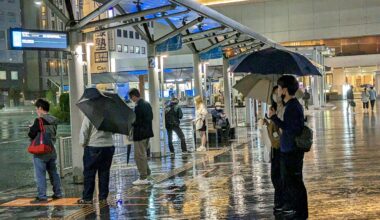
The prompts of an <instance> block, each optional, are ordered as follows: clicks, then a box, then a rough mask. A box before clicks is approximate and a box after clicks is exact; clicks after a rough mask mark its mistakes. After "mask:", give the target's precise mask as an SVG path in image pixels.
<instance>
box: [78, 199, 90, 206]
mask: <svg viewBox="0 0 380 220" xmlns="http://www.w3.org/2000/svg"><path fill="white" fill-rule="evenodd" d="M77 203H78V204H81V205H91V204H92V200H84V199H78V201H77Z"/></svg>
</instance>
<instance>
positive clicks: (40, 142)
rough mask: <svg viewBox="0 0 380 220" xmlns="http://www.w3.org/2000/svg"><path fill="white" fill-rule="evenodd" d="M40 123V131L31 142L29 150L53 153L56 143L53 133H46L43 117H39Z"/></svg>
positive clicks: (36, 152)
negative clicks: (53, 140)
mask: <svg viewBox="0 0 380 220" xmlns="http://www.w3.org/2000/svg"><path fill="white" fill-rule="evenodd" d="M38 123H39V126H40V132H38V134H37V136H36V137H35V138H34V139H33V141H32V143H30V145H29V147H28V152H29V153H31V154H36V155H40V154H48V153H52V152H53V151H54V145H53V142H52V139H51V134H50V133H46V130H45V127H44V123H43V121H42V119H41V118H38Z"/></svg>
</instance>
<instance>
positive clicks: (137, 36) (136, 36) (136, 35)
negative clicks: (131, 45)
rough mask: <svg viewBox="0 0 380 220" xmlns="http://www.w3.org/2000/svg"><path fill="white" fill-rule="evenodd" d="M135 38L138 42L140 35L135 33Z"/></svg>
mask: <svg viewBox="0 0 380 220" xmlns="http://www.w3.org/2000/svg"><path fill="white" fill-rule="evenodd" d="M135 38H136V39H137V40H138V39H140V34H139V33H137V32H136V33H135Z"/></svg>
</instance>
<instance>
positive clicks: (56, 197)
mask: <svg viewBox="0 0 380 220" xmlns="http://www.w3.org/2000/svg"><path fill="white" fill-rule="evenodd" d="M51 198H52V199H53V200H57V199H62V196H56V195H52V196H51Z"/></svg>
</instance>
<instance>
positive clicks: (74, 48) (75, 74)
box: [69, 32, 84, 183]
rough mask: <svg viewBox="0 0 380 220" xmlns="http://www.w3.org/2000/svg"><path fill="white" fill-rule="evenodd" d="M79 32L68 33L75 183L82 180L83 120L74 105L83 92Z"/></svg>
mask: <svg viewBox="0 0 380 220" xmlns="http://www.w3.org/2000/svg"><path fill="white" fill-rule="evenodd" d="M79 35H80V34H79V33H77V32H71V33H70V50H71V60H70V65H69V68H70V71H69V86H70V122H71V146H72V161H73V180H74V182H75V183H81V182H83V147H82V146H79V134H80V128H81V125H82V121H83V115H82V113H81V111H80V110H79V109H78V107H77V106H76V103H77V101H78V100H79V98H80V97H81V96H82V94H83V92H84V79H83V58H82V56H83V48H82V45H80V44H79V42H80V40H79Z"/></svg>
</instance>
